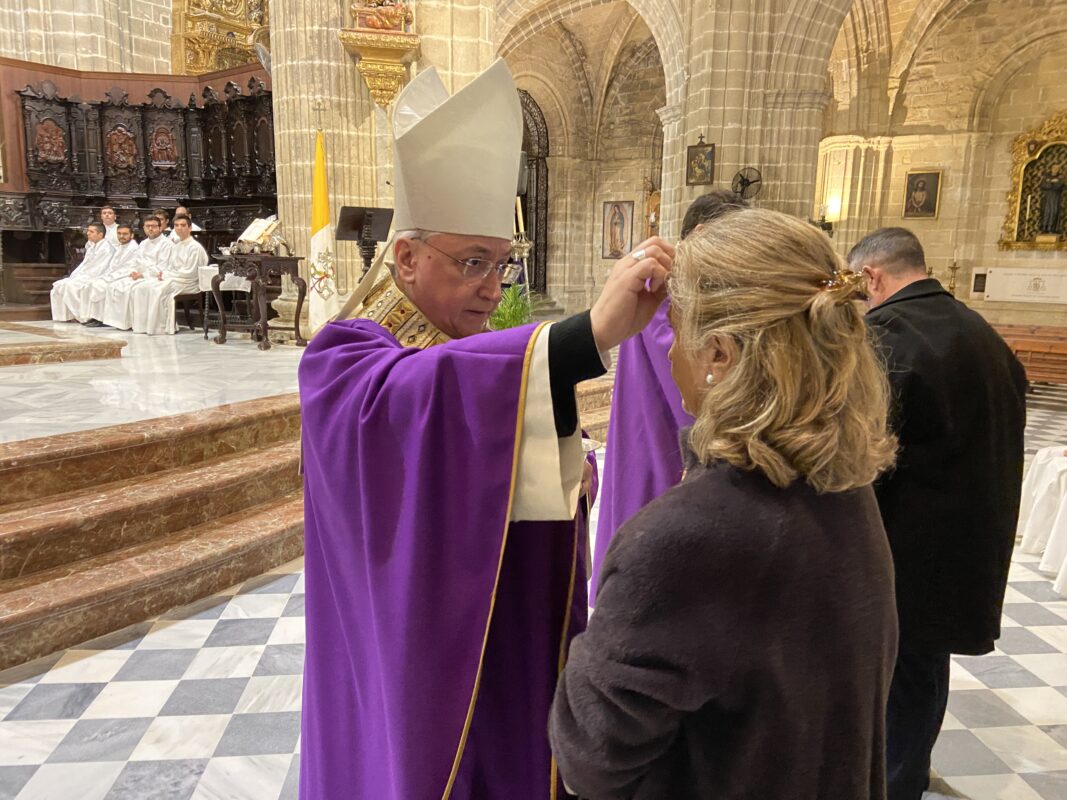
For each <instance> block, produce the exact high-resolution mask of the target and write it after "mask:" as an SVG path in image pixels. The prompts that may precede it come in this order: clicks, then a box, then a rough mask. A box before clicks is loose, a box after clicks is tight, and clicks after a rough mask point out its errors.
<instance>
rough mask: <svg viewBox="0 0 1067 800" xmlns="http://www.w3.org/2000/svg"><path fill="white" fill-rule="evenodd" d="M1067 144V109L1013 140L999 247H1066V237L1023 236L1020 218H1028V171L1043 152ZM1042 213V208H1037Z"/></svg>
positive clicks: (1004, 248) (1024, 248)
mask: <svg viewBox="0 0 1067 800" xmlns="http://www.w3.org/2000/svg"><path fill="white" fill-rule="evenodd" d="M1056 145H1059V146H1067V111H1060V112H1057V113H1056V114H1053V115H1052V116H1051V117H1049V118H1048V119H1047V120H1045V121H1044V122H1043V123H1042V124H1041V125H1040V126H1038V127H1036V128H1033V129H1031V130H1029V131H1026V132H1025V133H1020V134H1019V135H1018V136H1016V137H1015V140H1014V141H1013V142H1012V144H1011V189H1010V190H1009V191H1008V196H1007V201H1008V211H1007V214H1006V215H1005V217H1004V226H1003V228H1002V229H1001V236H1000V241H999V242H997V248H998V249H1000V250H1067V239H1064V238H1061V239H1060V240H1059V241H1056V242H1048V241H1044V242H1037V241H1034V240H1032V239H1026V238H1023V239H1020V238H1019V236H1020V233H1025V232H1024V231H1020V227H1021V226H1020V222H1025V218H1024V214H1023V211H1024V209H1023V188H1024V184H1025V183H1026V180H1025V179H1026V172H1027V167H1029V166H1030V165H1031V164H1033V163H1034V162H1036V161H1038V160H1039V159H1040V158H1041V155H1042V154H1043V153H1044V152H1045V151H1046V150H1048V149H1049V148H1050V147H1053V146H1056ZM1038 213H1040V211H1038Z"/></svg>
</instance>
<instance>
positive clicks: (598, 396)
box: [577, 378, 615, 414]
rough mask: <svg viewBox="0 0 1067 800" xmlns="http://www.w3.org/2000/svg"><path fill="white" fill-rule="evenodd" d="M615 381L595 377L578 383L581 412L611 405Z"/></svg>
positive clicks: (579, 408)
mask: <svg viewBox="0 0 1067 800" xmlns="http://www.w3.org/2000/svg"><path fill="white" fill-rule="evenodd" d="M614 387H615V381H613V380H610V379H608V378H595V379H594V380H591V381H583V382H582V383H579V384H578V387H577V395H578V411H580V412H581V413H583V414H584V413H586V412H591V411H596V410H599V409H603V408H607V407H608V406H610V405H611V392H612V389H614Z"/></svg>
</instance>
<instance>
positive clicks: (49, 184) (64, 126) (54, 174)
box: [18, 81, 74, 194]
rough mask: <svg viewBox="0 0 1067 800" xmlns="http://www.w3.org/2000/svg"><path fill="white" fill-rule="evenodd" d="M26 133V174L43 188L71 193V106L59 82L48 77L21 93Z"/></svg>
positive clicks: (40, 188)
mask: <svg viewBox="0 0 1067 800" xmlns="http://www.w3.org/2000/svg"><path fill="white" fill-rule="evenodd" d="M18 94H19V99H20V102H21V104H22V121H23V128H24V130H25V133H26V152H25V154H24V155H25V159H26V175H27V176H28V178H29V181H30V187H31V188H33V189H36V190H39V191H51V192H62V193H66V194H70V192H71V186H72V184H71V180H72V178H73V176H74V166H73V162H72V158H71V153H72V148H71V135H70V110H69V104H68V102H67V101H66V100H64V99H63V98H61V97H60V96H59V91H58V89H57V88H56V85H55V84H54V83H52V82H51V81H44V82H43V83H42V84H41V85H40V86H38V87H33V86H27V87H26V88H25V89H22V90H21V91H20V92H19V93H18Z"/></svg>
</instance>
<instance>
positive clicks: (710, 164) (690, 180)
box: [685, 137, 715, 186]
mask: <svg viewBox="0 0 1067 800" xmlns="http://www.w3.org/2000/svg"><path fill="white" fill-rule="evenodd" d="M703 138H704V137H701V142H700V144H691V145H689V147H687V148H686V151H685V185H686V186H706V185H707V184H709V183H711V181H712V179H713V178H714V176H715V145H714V144H705V143H704V142H703Z"/></svg>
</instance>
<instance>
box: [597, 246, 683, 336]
mask: <svg viewBox="0 0 1067 800" xmlns="http://www.w3.org/2000/svg"><path fill="white" fill-rule="evenodd" d="M673 261H674V248H673V247H672V246H671V245H669V244H667V242H665V241H664V240H663V239H661V238H660V237H658V236H653V237H652V238H651V239H645V241H643V242H641V244H639V245H638V246H637V248H636V249H635V250H634V251H633V252H632V253H630V255H627V256H623V257H622V258H620V259H619V260H618V261H616V262H615V264H614V266H612V268H611V272H610V273H608V280H607V283H605V284H604V288H603V289H602V290H601V292H600V297H598V298H597V300H596V302H595V303H593V307H592V308H591V309H590V310H589V320H590V323H591V324H592V328H593V338H594V339H595V340H596V345H597V349H598V350H599V351H600V352H602V353H604V352H607V351H608V350H610V349H611V348H613V347H615V346H616V345H617V344H620V343H621V342H622V341H623V340H625V339H629V338H630V337H631V336H633V335H634V334H635V333H638V332H640V331H641V330H642V329H643V328H644V327H645V326H646V325H647V324H648V323H649V321H650V320H651V319H652V317H653V315H654V314H655V313H656V309H657V308H659V307H660V304H661V303H662V302H663V300H664V299H665V298H666V296H667V277H668V275H670V271H671V264H672V263H673Z"/></svg>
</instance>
